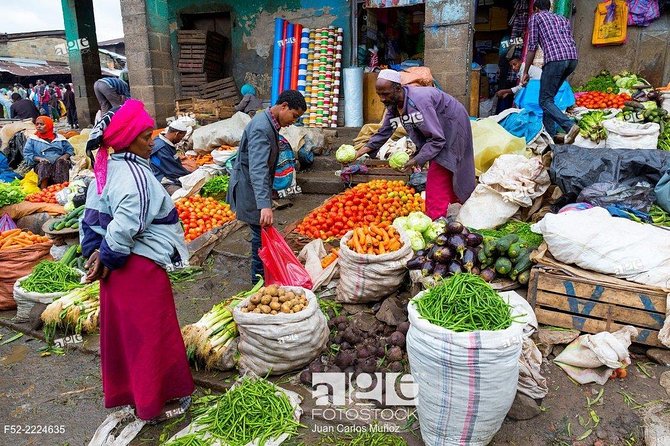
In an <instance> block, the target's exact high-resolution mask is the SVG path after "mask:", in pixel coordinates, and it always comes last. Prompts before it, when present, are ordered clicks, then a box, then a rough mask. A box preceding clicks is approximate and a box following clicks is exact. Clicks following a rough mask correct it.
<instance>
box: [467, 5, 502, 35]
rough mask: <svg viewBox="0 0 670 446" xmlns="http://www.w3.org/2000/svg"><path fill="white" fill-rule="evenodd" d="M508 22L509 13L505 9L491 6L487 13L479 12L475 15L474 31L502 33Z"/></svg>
mask: <svg viewBox="0 0 670 446" xmlns="http://www.w3.org/2000/svg"><path fill="white" fill-rule="evenodd" d="M508 20H509V13H508V11H507V9H505V8H499V7H497V6H491V7H490V8H489V9H488V12H486V13H485V12H483V11H481V10H480V12H478V13H477V16H476V18H475V31H503V30H506V29H507V28H508V27H509V25H508V24H507V21H508Z"/></svg>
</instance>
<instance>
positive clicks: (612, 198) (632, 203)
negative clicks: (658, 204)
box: [577, 179, 656, 212]
mask: <svg viewBox="0 0 670 446" xmlns="http://www.w3.org/2000/svg"><path fill="white" fill-rule="evenodd" d="M655 200H656V194H654V186H652V185H651V184H649V183H648V182H647V181H644V180H641V181H638V179H631V180H628V181H626V182H624V183H623V184H615V183H595V184H592V185H591V186H588V187H585V188H584V189H583V190H582V192H581V193H580V194H579V196H578V197H577V201H578V202H585V203H590V204H592V205H594V206H600V207H604V208H606V207H608V206H610V205H613V204H616V205H620V206H623V207H626V208H630V209H635V210H636V211H642V212H649V208H650V207H651V205H652V204H653V203H654V201H655Z"/></svg>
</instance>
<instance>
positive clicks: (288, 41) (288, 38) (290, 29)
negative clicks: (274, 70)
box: [280, 22, 295, 93]
mask: <svg viewBox="0 0 670 446" xmlns="http://www.w3.org/2000/svg"><path fill="white" fill-rule="evenodd" d="M294 32H295V25H294V24H293V23H288V22H287V25H286V33H285V34H284V47H285V50H284V52H285V53H286V54H285V56H284V63H283V64H282V69H283V71H282V73H283V74H282V75H283V77H284V81H283V82H282V84H281V85H282V88H281V91H284V90H290V89H291V83H292V82H291V71H292V67H293V39H294V37H293V33H294ZM281 91H280V93H281Z"/></svg>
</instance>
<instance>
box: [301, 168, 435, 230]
mask: <svg viewBox="0 0 670 446" xmlns="http://www.w3.org/2000/svg"><path fill="white" fill-rule="evenodd" d="M423 210H424V202H423V199H422V198H421V195H420V194H418V193H416V192H415V191H414V189H413V188H411V187H409V186H407V185H405V183H404V182H403V181H388V180H373V181H370V182H368V183H363V184H359V185H357V186H356V187H353V188H351V189H348V190H346V191H345V192H342V193H341V194H338V195H336V196H334V197H332V198H331V199H329V200H328V201H327V202H326V203H324V204H323V205H322V206H320V207H318V208H316V209H315V210H313V211H312V212H310V213H309V215H307V217H305V218H304V220H303V221H302V222H301V223H300V224H299V225H298V226H297V228H296V230H297V232H298V233H300V234H302V235H305V236H307V237H310V238H312V239H317V238H321V239H323V240H328V239H330V238H341V237H342V236H343V235H344V234H346V233H347V232H348V231H350V230H351V229H353V228H359V227H363V226H367V225H369V224H371V223H373V224H376V225H379V224H380V223H382V222H393V220H394V219H395V218H396V217H402V216H405V215H408V214H409V213H410V212H413V211H423Z"/></svg>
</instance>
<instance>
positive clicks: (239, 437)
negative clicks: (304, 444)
mask: <svg viewBox="0 0 670 446" xmlns="http://www.w3.org/2000/svg"><path fill="white" fill-rule="evenodd" d="M194 406H195V407H194V408H193V416H194V417H195V418H194V423H195V424H196V425H198V426H202V427H203V428H204V429H203V432H208V433H209V434H210V435H212V436H213V437H216V438H219V439H220V440H222V441H223V442H225V443H226V444H227V445H228V446H245V445H246V444H248V443H249V442H251V441H253V440H254V439H258V440H259V442H258V445H259V446H263V445H264V444H265V442H266V441H267V440H269V439H271V438H275V437H278V436H280V435H281V434H284V433H288V434H290V435H291V436H293V435H295V434H296V432H297V430H298V427H299V426H300V424H299V423H298V422H297V421H296V420H295V418H294V417H293V407H292V406H291V402H290V401H289V399H288V397H287V396H286V394H284V393H282V392H281V391H280V390H278V388H277V387H275V386H274V385H273V384H272V383H270V382H269V381H266V380H265V379H262V378H246V377H245V378H243V380H242V381H241V382H240V383H239V384H238V385H237V386H236V387H235V388H233V389H231V390H229V391H228V392H226V393H224V394H223V395H209V396H205V397H202V398H200V399H199V400H198V401H197V402H196V403H195V405H194ZM197 444H198V443H193V445H197Z"/></svg>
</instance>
